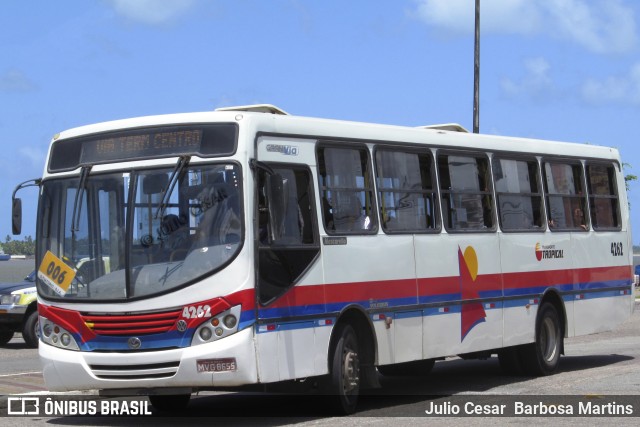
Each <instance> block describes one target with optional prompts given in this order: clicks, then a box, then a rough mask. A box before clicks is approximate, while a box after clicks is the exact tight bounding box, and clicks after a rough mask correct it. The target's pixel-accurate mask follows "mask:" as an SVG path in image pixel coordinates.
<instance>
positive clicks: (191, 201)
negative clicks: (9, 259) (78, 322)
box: [37, 157, 243, 301]
mask: <svg viewBox="0 0 640 427" xmlns="http://www.w3.org/2000/svg"><path fill="white" fill-rule="evenodd" d="M240 182H241V179H240V167H239V166H238V165H236V164H233V163H225V164H220V163H217V164H209V165H201V164H198V165H189V164H188V158H186V157H185V158H181V159H180V161H179V162H178V164H177V165H175V166H174V167H167V168H162V169H148V170H141V171H126V172H117V173H92V172H91V171H90V170H89V169H88V168H84V169H83V173H82V175H81V176H79V177H78V176H76V177H73V178H62V179H50V180H47V181H45V182H43V184H42V197H41V200H40V205H39V215H38V220H39V225H38V227H39V236H40V238H39V240H38V242H37V244H38V250H39V252H40V255H41V257H45V259H47V260H50V259H54V260H55V262H59V263H64V264H66V266H67V267H69V268H70V270H71V271H72V273H70V275H69V276H73V279H72V280H71V281H70V282H69V283H68V284H65V286H63V287H62V288H60V287H57V286H55V285H54V284H52V283H51V281H47V280H38V291H39V293H40V295H41V296H43V297H45V298H63V299H64V300H76V299H79V300H95V301H101V300H109V301H112V300H127V299H137V298H141V297H148V296H151V295H156V294H161V293H165V292H168V291H170V290H172V289H175V288H178V287H182V286H186V285H188V284H189V283H192V282H193V281H194V280H196V279H198V278H200V277H203V276H205V275H209V274H212V273H214V272H215V271H217V270H219V269H221V268H223V267H224V266H226V265H227V264H228V263H229V262H230V261H231V260H232V258H233V257H234V256H235V254H236V253H237V252H238V251H239V249H240V246H241V242H242V237H243V233H242V230H243V227H242V215H241V202H240V200H241V190H240ZM45 254H46V256H45ZM51 265H53V264H51ZM43 268H44V269H46V266H44V267H42V266H41V268H40V270H41V271H42V269H43ZM60 282H62V280H60Z"/></svg>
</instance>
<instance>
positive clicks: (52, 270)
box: [38, 251, 76, 297]
mask: <svg viewBox="0 0 640 427" xmlns="http://www.w3.org/2000/svg"><path fill="white" fill-rule="evenodd" d="M75 276H76V272H75V271H74V270H73V269H72V268H71V267H69V266H68V265H67V264H65V262H64V261H62V260H61V259H60V258H58V257H57V256H55V255H54V254H53V253H51V251H47V253H46V254H45V256H44V259H43V260H42V263H41V264H40V268H38V278H39V279H40V280H42V281H43V282H44V283H45V284H46V285H47V286H49V287H50V288H51V289H52V290H53V291H54V292H55V293H57V294H58V295H60V296H61V297H63V296H64V295H65V294H66V293H67V291H68V290H69V286H71V282H72V281H73V278H74V277H75Z"/></svg>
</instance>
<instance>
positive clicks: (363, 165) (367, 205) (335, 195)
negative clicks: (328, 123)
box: [318, 146, 377, 234]
mask: <svg viewBox="0 0 640 427" xmlns="http://www.w3.org/2000/svg"><path fill="white" fill-rule="evenodd" d="M318 178H319V180H320V199H321V200H322V204H323V206H322V214H323V219H324V227H325V230H326V231H327V233H328V234H373V233H375V232H376V231H377V221H376V214H375V207H374V200H375V198H374V194H373V179H372V176H371V170H370V166H369V154H368V150H367V149H366V147H361V148H360V147H335V146H320V147H319V148H318Z"/></svg>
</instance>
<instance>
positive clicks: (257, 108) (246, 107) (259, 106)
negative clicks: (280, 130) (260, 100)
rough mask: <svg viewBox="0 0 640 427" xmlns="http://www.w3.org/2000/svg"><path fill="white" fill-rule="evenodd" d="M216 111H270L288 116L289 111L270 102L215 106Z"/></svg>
mask: <svg viewBox="0 0 640 427" xmlns="http://www.w3.org/2000/svg"><path fill="white" fill-rule="evenodd" d="M216 111H250V112H254V113H270V114H280V115H283V116H288V115H289V113H287V112H286V111H284V110H282V109H280V108H278V107H276V106H275V105H271V104H254V105H239V106H236V107H222V108H216Z"/></svg>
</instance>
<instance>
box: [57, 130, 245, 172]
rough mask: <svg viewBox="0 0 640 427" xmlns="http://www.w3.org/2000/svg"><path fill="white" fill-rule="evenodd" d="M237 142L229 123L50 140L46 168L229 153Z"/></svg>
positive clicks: (66, 167) (65, 167)
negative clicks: (49, 154) (47, 165)
mask: <svg viewBox="0 0 640 427" xmlns="http://www.w3.org/2000/svg"><path fill="white" fill-rule="evenodd" d="M237 141H238V126H237V125H236V124H233V123H211V124H202V125H173V126H171V125H168V126H160V127H150V128H137V129H129V130H120V131H114V132H105V133H100V134H94V135H87V136H83V137H78V138H70V139H60V140H58V141H54V143H53V146H52V150H51V158H50V159H49V171H51V172H61V171H69V170H73V169H76V168H78V167H79V166H90V165H96V164H101V163H111V162H118V161H128V160H144V159H157V158H163V157H175V156H182V155H195V156H201V157H220V156H230V155H233V154H234V153H235V151H236V147H237Z"/></svg>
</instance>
